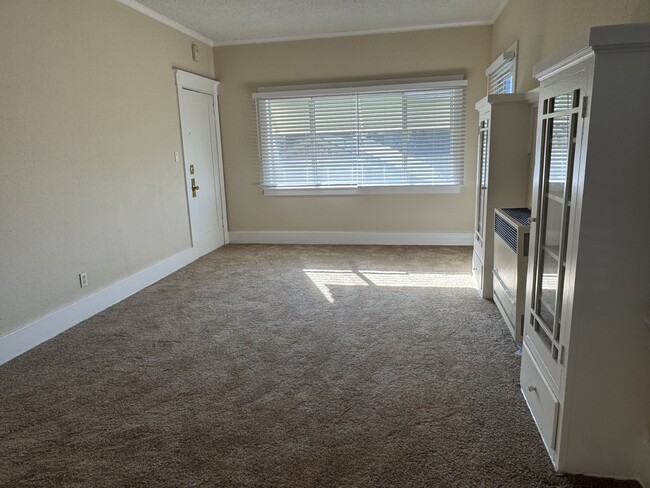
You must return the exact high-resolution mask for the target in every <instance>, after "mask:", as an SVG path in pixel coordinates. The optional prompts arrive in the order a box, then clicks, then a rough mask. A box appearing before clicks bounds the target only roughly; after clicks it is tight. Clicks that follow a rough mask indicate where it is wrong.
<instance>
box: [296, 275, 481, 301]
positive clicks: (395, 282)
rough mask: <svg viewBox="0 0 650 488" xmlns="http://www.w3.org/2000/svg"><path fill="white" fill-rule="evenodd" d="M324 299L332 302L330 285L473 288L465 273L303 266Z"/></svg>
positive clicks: (470, 278) (469, 278) (470, 276)
mask: <svg viewBox="0 0 650 488" xmlns="http://www.w3.org/2000/svg"><path fill="white" fill-rule="evenodd" d="M303 271H304V272H305V274H306V275H307V276H308V277H309V279H310V280H311V281H312V282H313V283H314V285H316V287H317V288H318V290H319V291H320V292H321V293H322V294H323V296H324V297H325V298H326V299H327V301H328V302H330V303H334V298H333V296H332V293H331V288H332V287H334V286H379V287H418V288H473V286H474V285H473V283H472V275H471V274H469V273H409V272H406V271H371V270H359V271H353V270H350V269H304V270H303Z"/></svg>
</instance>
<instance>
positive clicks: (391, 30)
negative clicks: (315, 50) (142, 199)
mask: <svg viewBox="0 0 650 488" xmlns="http://www.w3.org/2000/svg"><path fill="white" fill-rule="evenodd" d="M118 1H120V0H118ZM485 25H492V21H491V20H475V21H470V22H454V23H450V24H428V25H416V26H410V27H388V28H385V29H368V30H361V31H347V32H335V33H331V34H309V35H303V36H284V37H266V38H263V39H246V40H241V41H215V42H213V44H212V45H213V46H214V47H225V46H241V45H245V44H267V43H271V42H291V41H311V40H317V39H337V38H339V37H359V36H371V35H377V34H401V33H404V32H417V31H425V30H438V29H451V28H457V27H479V26H485Z"/></svg>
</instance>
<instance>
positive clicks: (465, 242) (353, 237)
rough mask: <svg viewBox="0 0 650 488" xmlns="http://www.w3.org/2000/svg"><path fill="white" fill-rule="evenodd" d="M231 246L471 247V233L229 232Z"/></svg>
mask: <svg viewBox="0 0 650 488" xmlns="http://www.w3.org/2000/svg"><path fill="white" fill-rule="evenodd" d="M229 237H230V242H231V243H232V244H360V245H369V244H379V245H416V246H471V245H472V243H473V242H474V241H473V239H474V236H473V234H472V233H471V232H327V231H312V232H298V231H297V232H294V231H278V232H274V231H258V232H246V231H244V232H240V231H235V232H230V233H229Z"/></svg>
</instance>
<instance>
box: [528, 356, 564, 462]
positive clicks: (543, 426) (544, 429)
mask: <svg viewBox="0 0 650 488" xmlns="http://www.w3.org/2000/svg"><path fill="white" fill-rule="evenodd" d="M520 379H521V391H522V393H523V394H524V398H525V399H526V403H527V404H528V408H529V409H530V413H531V414H532V415H533V419H534V420H535V423H536V424H537V428H538V429H539V433H540V434H541V435H542V440H543V441H544V444H545V445H546V448H547V449H548V450H549V452H551V451H554V450H555V437H556V432H555V431H556V427H557V416H558V410H559V406H560V403H559V402H558V401H557V398H556V397H555V394H554V393H553V391H551V388H550V387H549V385H548V382H547V381H546V379H544V376H542V373H541V371H540V369H539V366H538V365H537V362H536V361H535V359H534V358H533V356H532V354H531V352H530V349H528V345H527V344H526V343H524V350H523V354H522V357H521V377H520Z"/></svg>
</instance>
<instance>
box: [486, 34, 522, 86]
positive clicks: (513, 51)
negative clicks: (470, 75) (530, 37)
mask: <svg viewBox="0 0 650 488" xmlns="http://www.w3.org/2000/svg"><path fill="white" fill-rule="evenodd" d="M516 74H517V43H515V44H513V45H512V46H511V47H510V48H509V49H508V50H507V51H506V52H504V53H503V54H501V55H500V56H499V57H498V58H497V59H496V60H495V61H494V62H493V63H492V64H491V65H490V66H489V67H488V69H486V70H485V75H486V76H487V85H488V86H487V92H488V95H497V94H502V93H514V92H515V88H516V80H517V78H516Z"/></svg>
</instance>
